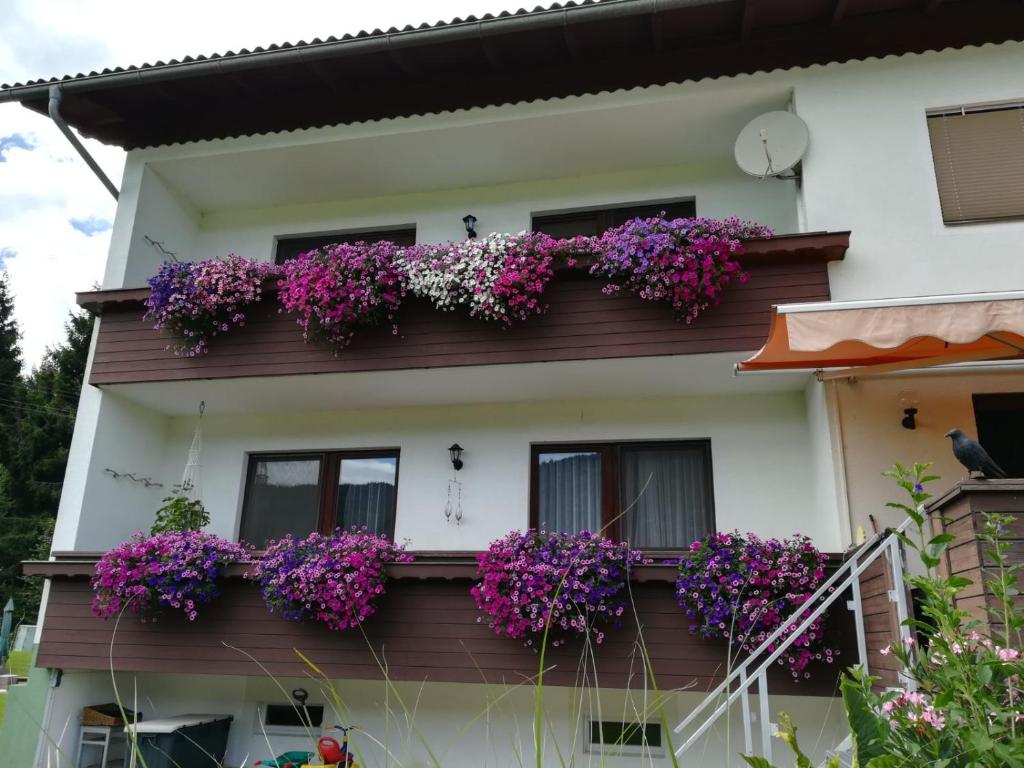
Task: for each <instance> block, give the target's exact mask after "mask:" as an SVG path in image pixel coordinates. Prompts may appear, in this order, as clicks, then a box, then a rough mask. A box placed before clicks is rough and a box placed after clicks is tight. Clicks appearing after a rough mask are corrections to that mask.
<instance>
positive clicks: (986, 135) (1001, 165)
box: [928, 102, 1024, 224]
mask: <svg viewBox="0 0 1024 768" xmlns="http://www.w3.org/2000/svg"><path fill="white" fill-rule="evenodd" d="M928 134H929V136H930V138H931V145H932V160H933V161H934V163H935V179H936V181H937V183H938V186H939V202H940V204H941V206H942V220H943V221H945V222H946V223H947V224H955V223H962V222H970V221H986V220H991V219H1007V218H1013V217H1018V216H1024V103H1020V102H1018V103H1014V104H989V105H985V106H976V107H955V108H952V109H941V110H930V111H929V112H928Z"/></svg>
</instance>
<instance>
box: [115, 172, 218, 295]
mask: <svg viewBox="0 0 1024 768" xmlns="http://www.w3.org/2000/svg"><path fill="white" fill-rule="evenodd" d="M198 225H199V211H198V210H197V209H196V208H195V207H194V206H193V205H192V204H191V203H190V202H189V201H188V199H187V198H186V197H184V196H183V195H181V194H180V193H178V192H176V191H175V190H173V189H171V188H169V187H168V186H167V184H165V183H164V181H163V179H161V178H160V175H159V174H158V173H157V172H156V171H154V170H153V169H152V168H151V167H149V166H147V165H146V164H145V163H144V162H142V161H141V160H140V158H139V157H138V155H135V154H133V153H131V152H129V153H128V156H127V160H126V162H125V172H124V181H123V182H122V185H121V192H120V197H119V198H118V204H117V215H116V216H115V218H114V228H113V231H112V232H111V237H110V252H109V253H108V255H107V265H106V269H105V271H104V275H103V287H104V288H135V287H139V286H144V285H145V284H146V279H147V278H149V277H151V276H152V275H153V274H154V273H155V272H156V271H157V270H158V269H159V268H160V264H161V263H162V262H164V261H165V260H166V259H167V258H168V257H167V256H165V255H164V254H162V253H161V252H160V251H159V249H157V248H156V247H155V246H154V245H153V244H152V243H150V242H148V241H147V240H146V238H147V237H148V238H150V239H151V240H154V241H156V242H157V243H162V244H163V247H164V248H165V249H166V250H168V251H171V252H172V253H174V254H175V255H176V258H178V259H179V260H181V261H187V260H188V259H189V258H191V256H190V255H191V254H192V252H193V241H194V239H195V236H196V228H197V227H198Z"/></svg>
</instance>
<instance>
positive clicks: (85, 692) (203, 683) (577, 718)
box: [40, 661, 847, 768]
mask: <svg viewBox="0 0 1024 768" xmlns="http://www.w3.org/2000/svg"><path fill="white" fill-rule="evenodd" d="M467 663H469V662H468V661H467ZM257 674H258V673H257ZM117 680H118V687H119V692H120V695H121V696H122V698H123V699H125V704H126V706H129V707H130V706H131V700H132V697H134V696H135V694H136V691H137V695H138V702H139V703H138V709H140V710H141V711H142V712H143V713H144V715H145V719H150V720H151V719H155V718H161V717H170V716H173V715H178V714H183V713H187V712H206V713H215V714H228V715H232V716H233V717H234V720H233V722H232V724H231V731H230V734H229V739H228V753H227V758H226V760H225V765H227V766H238V765H242V761H243V760H245V759H246V758H248V760H247V761H246V762H245V765H246V766H249V765H252V763H253V762H254V761H255V760H257V759H260V758H267V757H270V756H271V755H272V754H273V755H277V754H280V753H281V752H284V751H286V750H293V749H294V750H299V749H311V748H312V747H311V746H310V745H309V741H308V739H305V738H302V737H290V736H280V735H269V736H265V735H264V734H263V732H262V731H261V730H260V728H259V727H258V726H257V722H258V721H257V706H258V705H261V704H266V703H268V702H269V703H275V704H280V703H288V699H287V697H286V696H285V695H284V694H283V693H282V690H283V691H291V690H293V689H294V688H299V687H302V688H305V689H307V690H308V691H309V692H310V699H309V703H310V704H325V705H326V712H328V713H331V707H330V701H331V699H330V696H329V694H327V693H326V692H321V691H320V690H319V686H317V685H314V684H313V683H312V681H310V680H309V679H302V678H294V679H288V678H285V679H280V680H274V679H270V678H266V677H227V676H219V677H218V676H207V675H187V674H173V675H172V674H163V675H157V674H142V675H128V674H118V675H117ZM333 685H334V688H335V691H336V692H337V694H338V696H339V698H340V700H341V702H342V704H343V705H344V707H345V708H346V710H347V711H346V713H345V716H346V717H347V719H348V723H354V724H357V725H358V726H360V729H361V732H353V734H352V739H353V741H352V743H353V745H354V747H355V749H357V750H358V752H357V754H358V757H359V763H360V765H361V766H364V768H382V767H383V766H385V765H398V764H401V765H404V766H409V767H410V768H426V766H430V765H433V764H434V763H433V762H432V761H431V760H430V758H429V756H428V754H427V751H426V748H425V747H424V746H423V741H422V740H421V738H422V739H426V740H427V742H428V743H429V746H430V750H431V751H432V752H433V753H434V755H435V756H436V757H437V759H438V760H439V761H440V763H441V764H442V765H444V766H451V767H452V768H519V767H520V766H522V765H532V764H533V762H534V759H535V757H534V755H535V752H534V743H533V736H532V733H533V717H534V705H535V695H536V691H535V689H534V688H532V687H531V686H529V685H523V686H518V687H514V686H507V687H503V686H484V685H470V684H455V683H431V682H426V683H424V684H422V685H419V684H415V683H395V684H393V687H392V688H391V690H390V691H389V690H387V687H386V684H385V683H383V682H366V681H355V680H345V681H335V682H334V683H333ZM52 693H53V706H52V710H51V716H50V718H49V722H48V724H47V732H48V734H49V735H50V736H51V738H52V739H53V740H54V741H55V742H57V743H59V744H60V745H61V746H62V748H63V749H64V750H65V752H66V753H68V754H72V755H73V754H74V751H73V750H74V749H75V748H76V744H77V737H78V732H77V717H78V715H79V714H80V711H81V707H82V706H83V705H85V704H95V703H97V702H99V701H110V700H112V699H113V688H112V685H111V681H110V675H109V674H108V673H104V672H98V673H78V672H69V673H66V674H65V675H64V678H63V681H62V683H61V687H60V688H57V689H54V690H53V692H52ZM399 696H400V697H401V698H402V700H403V701H404V702H405V705H406V707H407V709H408V717H407V715H406V711H405V710H403V708H402V707H401V705H399V704H398V703H397V700H396V699H397V697H399ZM653 698H654V694H653V692H651V691H646V692H645V691H643V690H640V689H636V690H631V691H623V690H614V689H602V690H600V691H598V690H596V689H594V688H580V689H569V688H553V687H546V688H545V689H544V690H543V705H544V707H543V711H544V715H543V717H544V722H545V737H544V747H543V749H544V764H545V765H570V764H571V765H577V766H595V767H596V766H599V765H603V766H617V767H618V766H621V768H641V766H642V767H643V768H667V766H670V765H672V762H671V760H670V759H669V758H668V757H667V756H665V757H646V758H641V757H626V756H611V757H605V758H604V759H603V760H602V759H601V756H600V755H598V754H596V753H591V752H589V751H585V749H584V741H585V739H586V738H587V733H586V730H585V728H586V723H587V722H588V721H589V720H590V719H604V720H618V721H632V720H634V718H635V717H636V716H635V715H634V714H633V713H636V712H643V711H645V709H647V710H648V713H647V715H646V716H642V718H641V719H643V720H645V721H647V722H653V721H654V720H655V718H656V717H657V714H656V711H655V710H654V704H653ZM701 698H702V694H700V693H698V692H690V691H687V692H679V693H675V694H667V701H666V703H665V705H664V708H663V712H664V715H665V717H666V720H667V721H668V727H669V728H670V729H671V728H672V727H674V725H675V724H676V723H677V722H679V721H680V720H681V719H682V718H683V717H684V716H685V715H686V713H687V712H688V711H689V710H690V709H692V708H693V707H694V706H695V705H696V704H697V703H698V702H699V701H700V699H701ZM751 707H752V708H753V709H754V710H755V711H757V708H758V701H757V696H752V698H751ZM771 712H772V716H773V718H774V717H777V716H778V713H780V712H786V713H788V714H789V715H790V716H791V717H792V718H793V720H794V722H795V723H796V724H797V727H798V728H800V729H801V734H802V735H803V740H802V741H801V746H802V747H803V748H804V749H805V751H806V752H807V753H808V755H809V756H810V757H811V758H812V761H813V762H814V764H817V763H818V762H819V761H821V760H823V759H824V758H825V753H826V750H829V749H832V748H834V747H836V746H837V745H838V744H839V743H840V742H841V741H842V740H843V738H844V737H845V735H846V732H847V729H846V725H845V719H844V715H843V708H842V704H841V702H840V701H839V700H838V699H824V698H818V697H810V696H807V697H795V696H772V697H771ZM325 722H328V723H331V722H337V718H336V717H335V716H334V715H333V713H332V714H327V715H325ZM65 724H67V730H66V731H63V732H62V728H64V726H65ZM756 728H758V726H757V725H756V724H755V729H756ZM417 731H418V732H419V734H421V735H417ZM317 735H319V733H317ZM335 735H336V734H335ZM670 735H671V734H670ZM756 739H757V737H756V736H755V743H756ZM268 740H269V742H270V744H269V746H268V743H267V742H268ZM676 741H677V742H678V739H677V738H676ZM677 745H678V744H677ZM385 749H386V750H387V752H390V759H387V758H386V757H385ZM774 749H775V754H776V755H781V754H784V752H785V747H784V745H783V744H782V743H781V742H776V744H775V745H774ZM742 751H743V729H742V724H741V721H740V719H739V715H738V710H736V711H735V712H734V713H733V717H732V722H731V723H730V724H729V725H728V726H727V724H726V718H723V719H722V720H721V721H720V722H719V724H718V726H717V727H716V728H715V729H713V730H712V731H711V732H710V733H709V735H708V736H707V737H706V738H705V739H703V740H702V741H699V742H698V743H696V744H695V745H694V746H693V747H692V748H691V749H690V751H689V752H688V753H687V755H686V756H685V757H684V758H683V760H682V762H681V764H682V765H685V766H692V768H739V766H742V765H745V763H743V762H742V761H741V760H740V758H739V756H738V755H739V753H740V752H742ZM51 752H52V750H51ZM559 754H561V759H560V758H559ZM788 759H789V757H788V755H785V756H783V757H781V758H780V759H779V760H778V761H777V762H779V763H780V764H783V765H785V764H786V760H788ZM54 764H56V761H54V760H51V762H50V763H49V765H54ZM42 765H47V763H45V762H41V763H40V766H42ZM197 768H201V767H199V766H197Z"/></svg>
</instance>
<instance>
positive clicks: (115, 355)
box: [78, 232, 849, 385]
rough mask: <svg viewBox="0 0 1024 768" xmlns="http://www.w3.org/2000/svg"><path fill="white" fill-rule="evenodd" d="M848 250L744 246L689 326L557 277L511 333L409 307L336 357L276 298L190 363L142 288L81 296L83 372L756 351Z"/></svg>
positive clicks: (148, 377) (107, 376)
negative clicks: (394, 327) (90, 343)
mask: <svg viewBox="0 0 1024 768" xmlns="http://www.w3.org/2000/svg"><path fill="white" fill-rule="evenodd" d="M848 245H849V233H848V232H840V233H812V234H802V235H784V236H780V237H776V238H774V239H772V240H756V241H749V242H748V243H747V244H746V248H747V254H746V256H745V257H744V259H743V264H744V267H745V268H746V269H747V271H748V272H749V273H750V275H751V279H750V281H749V282H747V283H744V284H737V285H733V286H730V287H729V289H728V290H727V291H726V293H725V294H724V295H723V298H722V303H721V305H720V306H718V307H715V308H714V309H712V310H709V311H708V312H706V313H705V314H704V315H702V316H701V317H699V318H698V319H697V320H696V321H695V322H693V323H692V324H689V325H688V324H686V323H681V322H677V321H675V320H674V319H673V317H672V312H671V310H670V309H669V308H668V307H667V306H665V305H663V304H656V303H652V302H647V301H643V300H641V299H638V298H636V297H634V296H628V295H622V296H605V295H603V294H602V293H601V286H602V282H601V281H600V280H599V279H597V278H593V277H590V276H588V275H587V274H586V273H585V271H581V270H576V271H570V270H565V271H561V272H560V273H559V274H558V275H557V276H556V278H555V279H554V280H553V281H552V282H551V284H550V285H549V287H548V289H547V292H546V298H547V300H548V302H549V304H550V307H551V308H550V311H549V312H548V313H547V314H546V315H544V316H541V317H535V318H531V319H530V320H529V321H528V322H525V323H523V324H521V325H518V326H516V327H514V328H510V329H508V330H503V329H501V328H497V327H495V326H493V325H488V324H486V323H485V322H483V321H480V320H473V319H470V318H468V317H464V316H461V315H459V314H457V313H443V312H437V311H435V310H433V309H432V308H431V307H430V306H428V305H427V304H426V303H424V302H420V301H417V300H407V301H406V302H405V304H404V305H403V307H402V309H401V310H400V311H399V314H398V318H397V320H398V324H399V328H400V329H401V333H402V335H401V336H400V337H395V336H393V335H392V333H391V330H390V327H387V326H386V324H385V325H382V326H381V327H377V328H369V329H366V330H365V331H360V333H359V335H358V336H357V338H356V339H355V341H354V342H353V344H352V345H351V346H350V347H349V348H347V349H346V350H345V351H344V352H343V353H342V354H340V355H337V356H336V355H334V354H333V352H332V350H331V349H330V348H328V347H327V346H324V345H319V344H307V343H305V342H304V341H303V339H302V333H301V330H300V328H299V327H298V326H297V325H296V323H295V321H294V318H292V317H289V316H288V315H286V314H280V313H279V312H278V311H277V303H276V302H274V301H265V302H263V303H262V304H261V305H258V306H256V307H255V308H254V309H253V311H252V312H251V313H250V319H249V322H248V324H247V325H246V327H244V328H239V329H235V330H233V331H232V332H231V333H230V334H228V335H226V336H224V337H221V338H217V339H214V340H213V342H212V343H211V345H210V351H209V353H208V354H206V355H203V356H200V357H192V358H189V357H176V356H175V355H174V354H173V353H172V352H170V351H168V350H167V349H166V347H167V345H168V344H170V343H172V342H173V341H174V339H173V337H171V336H168V335H165V334H163V333H158V332H156V331H154V330H153V329H152V328H151V324H150V323H148V322H145V321H143V319H142V316H143V312H144V308H143V302H144V301H145V299H146V297H147V296H148V294H149V290H148V289H132V290H117V291H94V292H91V293H82V294H79V295H78V303H79V304H81V305H82V306H84V307H86V308H88V309H90V310H91V311H93V312H96V313H98V314H101V315H102V320H101V322H100V326H99V337H98V339H97V344H96V353H95V356H94V358H93V363H92V368H91V370H90V371H89V383H91V384H94V385H109V384H125V383H136V382H155V381H188V380H196V379H223V378H234V377H245V376H272V375H282V374H313V373H344V372H354V371H384V370H402V369H413V368H444V367H451V366H466V365H495V364H507V363H537V362H556V361H562V360H592V359H608V358H633V357H646V356H658V355H686V354H694V353H704V352H747V351H755V350H757V349H759V348H760V347H761V345H762V344H763V343H764V340H765V338H766V337H767V335H768V327H769V322H770V309H771V306H772V305H773V304H781V303H789V302H798V301H826V300H828V299H829V285H828V262H830V261H834V260H837V259H841V258H843V255H844V254H845V252H846V248H847V246H848Z"/></svg>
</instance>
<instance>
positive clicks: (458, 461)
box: [448, 443, 462, 472]
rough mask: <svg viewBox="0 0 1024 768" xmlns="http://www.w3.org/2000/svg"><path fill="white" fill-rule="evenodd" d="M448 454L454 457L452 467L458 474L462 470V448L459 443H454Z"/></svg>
mask: <svg viewBox="0 0 1024 768" xmlns="http://www.w3.org/2000/svg"><path fill="white" fill-rule="evenodd" d="M448 454H449V455H450V456H451V457H452V467H453V468H454V469H455V471H456V472H458V471H459V470H460V469H462V446H461V445H459V444H458V443H452V447H451V448H449V449H448Z"/></svg>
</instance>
